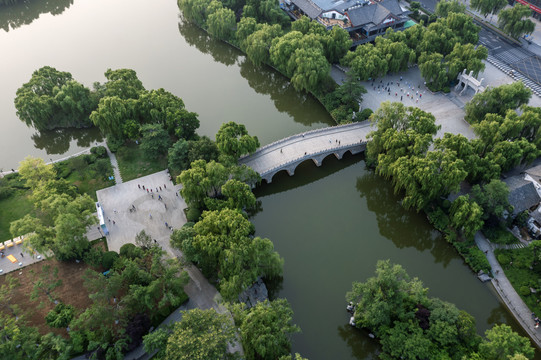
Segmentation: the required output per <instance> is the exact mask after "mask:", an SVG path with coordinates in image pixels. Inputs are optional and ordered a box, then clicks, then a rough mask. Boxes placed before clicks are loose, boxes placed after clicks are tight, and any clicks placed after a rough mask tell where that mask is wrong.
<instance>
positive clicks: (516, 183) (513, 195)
mask: <svg viewBox="0 0 541 360" xmlns="http://www.w3.org/2000/svg"><path fill="white" fill-rule="evenodd" d="M504 182H505V183H506V184H507V187H509V204H510V205H511V206H513V208H514V210H513V214H514V215H517V214H518V213H520V212H522V211H524V210H528V209H530V208H531V207H533V206H535V205H537V204H539V202H540V201H541V198H540V197H539V194H538V193H537V190H536V189H535V186H534V184H533V183H532V182H530V181H527V180H524V179H523V177H522V175H517V176H512V177H509V178H507V179H505V180H504Z"/></svg>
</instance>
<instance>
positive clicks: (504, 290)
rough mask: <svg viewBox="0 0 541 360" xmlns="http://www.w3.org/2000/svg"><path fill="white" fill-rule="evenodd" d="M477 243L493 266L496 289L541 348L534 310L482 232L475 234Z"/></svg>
mask: <svg viewBox="0 0 541 360" xmlns="http://www.w3.org/2000/svg"><path fill="white" fill-rule="evenodd" d="M475 243H476V244H477V246H478V247H479V249H480V250H481V251H483V252H485V254H486V257H487V259H488V262H489V263H490V266H491V267H492V275H493V279H492V280H491V281H492V285H493V286H494V289H496V292H497V293H498V295H500V298H501V299H502V301H503V303H504V304H505V305H506V306H507V308H508V309H509V311H511V313H512V314H513V316H514V317H515V319H516V320H517V321H518V322H519V324H520V325H521V326H522V328H523V329H524V331H526V333H528V335H529V336H530V338H531V339H532V341H533V342H534V343H535V345H536V346H537V347H538V348H539V349H541V327H540V328H538V329H536V328H535V327H534V325H535V324H534V321H533V319H532V311H531V310H530V309H529V308H528V306H527V305H526V303H524V301H523V300H522V299H521V298H520V296H519V295H518V294H517V292H516V290H515V288H514V287H513V285H511V283H510V282H509V280H508V279H507V276H505V273H504V271H503V269H502V267H501V266H500V263H499V262H498V260H496V256H495V255H494V249H493V247H492V244H491V243H490V242H489V241H488V240H487V239H486V238H485V237H484V236H483V234H481V233H480V232H478V233H477V234H475Z"/></svg>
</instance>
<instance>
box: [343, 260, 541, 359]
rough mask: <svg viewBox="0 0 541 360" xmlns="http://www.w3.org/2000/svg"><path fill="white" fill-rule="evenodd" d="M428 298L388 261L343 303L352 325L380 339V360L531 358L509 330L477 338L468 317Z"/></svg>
mask: <svg viewBox="0 0 541 360" xmlns="http://www.w3.org/2000/svg"><path fill="white" fill-rule="evenodd" d="M427 292H428V289H426V288H424V287H423V284H422V282H421V281H420V280H419V279H417V278H413V279H411V278H410V277H409V276H408V274H407V273H406V271H405V270H404V269H403V268H402V267H401V266H400V265H393V264H391V263H390V262H389V261H388V260H387V261H378V263H377V265H376V275H375V276H374V277H371V278H369V279H367V280H366V281H365V282H363V283H359V282H354V283H353V285H352V290H351V291H350V292H348V293H347V295H346V299H347V301H349V302H351V303H352V304H353V305H354V313H353V318H352V320H353V321H354V325H355V326H356V327H358V328H365V329H368V330H369V331H370V332H372V333H373V334H374V335H375V336H376V337H377V338H378V339H379V341H380V343H381V346H382V354H380V357H381V358H382V359H412V360H414V359H443V358H445V359H479V360H481V359H486V360H488V359H509V358H513V359H532V358H533V356H534V349H533V348H532V347H531V345H530V341H529V340H528V339H527V338H524V337H522V336H520V335H518V334H517V333H515V332H513V331H512V329H511V328H510V327H509V326H507V325H505V324H502V325H495V326H493V327H492V328H491V329H489V330H487V331H486V332H485V336H486V337H485V338H482V337H480V336H479V335H477V333H476V328H475V320H474V318H473V317H472V316H471V315H470V314H468V313H467V312H465V311H462V310H459V309H458V308H457V307H456V306H455V305H453V304H451V303H448V302H445V301H442V300H440V299H438V298H431V297H428V295H427Z"/></svg>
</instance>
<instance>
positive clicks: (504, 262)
mask: <svg viewBox="0 0 541 360" xmlns="http://www.w3.org/2000/svg"><path fill="white" fill-rule="evenodd" d="M510 261H511V260H509V256H507V255H505V254H500V255H498V262H499V263H500V264H501V265H507V264H509V262H510Z"/></svg>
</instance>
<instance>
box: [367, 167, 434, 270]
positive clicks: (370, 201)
mask: <svg viewBox="0 0 541 360" xmlns="http://www.w3.org/2000/svg"><path fill="white" fill-rule="evenodd" d="M356 188H357V191H358V192H359V195H360V197H361V198H366V203H367V206H368V209H369V210H370V211H371V212H373V213H375V214H376V218H377V221H378V227H379V232H380V234H381V235H383V236H384V237H385V238H387V239H390V240H391V241H392V242H393V243H394V244H395V246H396V247H397V248H399V249H402V248H406V247H414V248H416V249H417V250H419V251H423V250H433V248H434V245H435V241H434V240H436V239H437V238H438V237H439V236H441V235H440V234H439V233H438V232H437V231H436V230H434V229H433V228H431V227H429V226H421V224H420V221H421V220H422V218H421V216H420V215H419V214H417V213H415V212H414V211H407V210H405V209H404V208H402V206H401V205H400V196H398V195H396V194H394V192H393V188H392V185H391V183H390V182H389V181H385V180H384V179H383V178H381V177H380V176H378V175H376V174H375V173H374V172H373V171H367V172H366V173H365V174H364V175H363V176H361V177H359V178H357V184H356ZM404 234H409V236H407V237H404V236H403V235H404ZM438 253H441V251H438ZM438 260H439V259H438Z"/></svg>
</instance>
